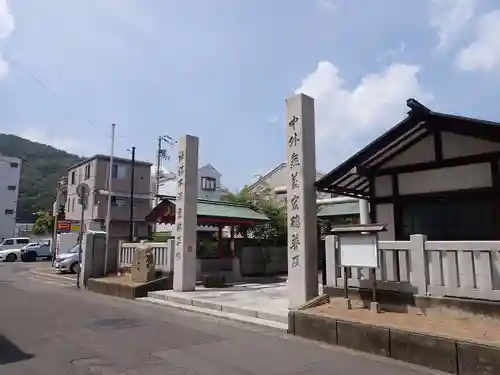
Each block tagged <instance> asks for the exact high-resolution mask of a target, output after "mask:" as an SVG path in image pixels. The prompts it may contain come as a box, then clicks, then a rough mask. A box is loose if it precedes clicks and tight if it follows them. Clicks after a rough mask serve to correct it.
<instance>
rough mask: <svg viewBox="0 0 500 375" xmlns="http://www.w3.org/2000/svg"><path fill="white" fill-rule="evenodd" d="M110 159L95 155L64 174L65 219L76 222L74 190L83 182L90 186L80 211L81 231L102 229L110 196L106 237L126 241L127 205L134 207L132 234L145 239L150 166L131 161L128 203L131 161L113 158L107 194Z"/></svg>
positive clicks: (76, 199) (76, 208)
mask: <svg viewBox="0 0 500 375" xmlns="http://www.w3.org/2000/svg"><path fill="white" fill-rule="evenodd" d="M109 163H110V157H109V156H107V155H95V156H93V157H91V158H88V159H86V160H83V161H82V162H80V163H78V164H76V165H74V166H73V167H71V168H70V169H69V171H68V188H67V200H66V207H65V208H66V219H67V220H74V221H79V220H80V217H81V206H80V204H79V202H78V195H77V194H76V187H77V186H78V184H80V183H81V182H85V183H86V184H87V185H89V187H90V196H89V198H88V204H87V207H86V209H85V211H84V212H83V221H84V224H85V228H87V229H91V230H104V229H105V220H106V214H107V207H108V197H109V196H111V214H110V237H112V238H114V239H126V238H127V237H128V234H129V223H130V204H131V203H132V204H133V205H134V216H133V223H134V235H135V236H137V237H144V236H148V233H149V226H148V224H147V223H146V222H145V220H144V218H145V217H146V215H147V214H148V213H149V212H150V210H151V198H152V195H151V183H150V176H151V166H152V164H151V163H148V162H143V161H135V166H134V197H133V201H132V202H131V199H130V192H131V186H132V184H131V173H132V161H131V160H130V159H124V158H117V157H114V158H113V166H112V172H111V173H112V185H111V190H112V191H111V194H110V193H109V191H108V175H109Z"/></svg>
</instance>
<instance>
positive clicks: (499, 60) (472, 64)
mask: <svg viewBox="0 0 500 375" xmlns="http://www.w3.org/2000/svg"><path fill="white" fill-rule="evenodd" d="M456 63H457V67H458V68H459V69H461V70H465V71H483V72H490V71H492V70H495V69H496V68H500V9H498V10H494V11H492V12H489V13H486V14H484V15H483V16H481V17H480V18H479V20H478V21H477V26H476V38H475V40H474V41H473V42H472V43H471V44H469V45H468V46H467V47H465V48H464V49H462V50H461V51H460V52H459V53H458V56H457V60H456Z"/></svg>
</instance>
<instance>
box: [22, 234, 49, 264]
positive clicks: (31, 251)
mask: <svg viewBox="0 0 500 375" xmlns="http://www.w3.org/2000/svg"><path fill="white" fill-rule="evenodd" d="M38 258H44V259H48V260H51V259H52V250H51V240H50V239H46V240H41V241H39V242H36V243H30V244H29V245H27V246H25V247H23V248H22V249H21V260H22V261H23V262H34V261H36V260H37V259H38Z"/></svg>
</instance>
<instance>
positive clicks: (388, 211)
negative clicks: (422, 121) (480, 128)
mask: <svg viewBox="0 0 500 375" xmlns="http://www.w3.org/2000/svg"><path fill="white" fill-rule="evenodd" d="M441 140H442V150H443V159H444V160H446V159H453V158H457V157H462V156H470V155H479V154H482V153H485V152H492V151H500V144H498V143H493V142H488V141H484V140H480V139H475V138H471V137H466V136H461V135H456V134H452V133H446V132H443V133H442V135H441ZM434 160H435V153H434V138H433V136H432V135H430V136H428V137H426V138H424V139H423V140H421V141H420V142H419V143H417V144H416V145H414V146H413V147H411V148H409V149H408V150H406V151H405V152H403V153H401V154H400V155H398V156H396V157H395V158H394V159H392V160H391V161H389V162H388V163H387V164H385V165H384V166H382V168H381V170H384V169H387V168H392V167H400V166H406V165H414V164H418V163H422V162H429V161H434ZM492 183H493V176H492V174H491V169H490V164H489V163H484V162H483V163H475V164H468V165H461V166H454V167H446V168H441V169H433V170H424V171H418V172H411V173H400V174H398V175H397V184H398V187H399V192H398V193H399V195H400V196H405V195H416V194H425V193H433V192H451V191H457V190H468V189H476V188H488V187H492ZM394 193H395V192H393V182H392V176H389V175H381V176H377V177H376V178H375V194H376V198H387V197H392V196H393V194H394ZM375 212H376V218H377V222H379V223H384V224H387V232H383V233H381V234H380V239H381V240H394V239H395V230H394V205H393V204H392V203H387V202H385V203H378V204H376V205H375Z"/></svg>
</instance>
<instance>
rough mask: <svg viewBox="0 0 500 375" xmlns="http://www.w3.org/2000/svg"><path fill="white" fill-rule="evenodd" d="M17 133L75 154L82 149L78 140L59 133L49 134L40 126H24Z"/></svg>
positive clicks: (79, 152)
mask: <svg viewBox="0 0 500 375" xmlns="http://www.w3.org/2000/svg"><path fill="white" fill-rule="evenodd" d="M17 135H18V136H19V137H22V138H26V139H29V140H30V141H33V142H38V143H43V144H46V145H50V146H52V147H55V148H58V149H60V150H64V151H67V152H71V153H75V154H81V152H82V151H83V147H82V144H81V143H80V142H79V141H78V140H76V139H74V138H71V137H67V136H61V135H59V134H51V133H50V132H48V131H45V130H43V129H40V128H26V129H23V130H22V131H20V132H18V133H17Z"/></svg>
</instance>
